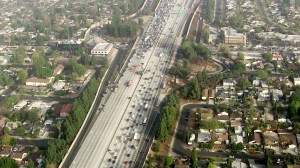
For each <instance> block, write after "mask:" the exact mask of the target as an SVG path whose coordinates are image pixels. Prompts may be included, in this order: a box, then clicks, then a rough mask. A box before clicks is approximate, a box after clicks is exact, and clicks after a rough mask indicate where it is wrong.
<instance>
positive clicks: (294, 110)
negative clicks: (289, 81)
mask: <svg viewBox="0 0 300 168" xmlns="http://www.w3.org/2000/svg"><path fill="white" fill-rule="evenodd" d="M299 108H300V92H299V91H296V92H294V93H293V94H292V96H291V97H290V100H289V115H290V117H294V116H296V115H297V114H298V111H299Z"/></svg>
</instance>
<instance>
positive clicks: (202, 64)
mask: <svg viewBox="0 0 300 168" xmlns="http://www.w3.org/2000/svg"><path fill="white" fill-rule="evenodd" d="M191 69H192V72H194V73H197V72H199V71H203V70H207V71H208V72H215V71H218V70H220V68H219V66H218V65H216V64H215V63H214V62H213V61H211V60H209V61H206V60H199V61H196V63H193V64H191Z"/></svg>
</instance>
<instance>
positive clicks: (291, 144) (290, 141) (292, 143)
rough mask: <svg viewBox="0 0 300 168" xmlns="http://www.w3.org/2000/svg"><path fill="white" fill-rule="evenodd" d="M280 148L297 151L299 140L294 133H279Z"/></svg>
mask: <svg viewBox="0 0 300 168" xmlns="http://www.w3.org/2000/svg"><path fill="white" fill-rule="evenodd" d="M278 136H279V140H280V146H281V148H282V149H288V150H292V151H295V149H296V148H297V145H298V144H297V138H296V136H295V135H294V134H293V133H279V134H278Z"/></svg>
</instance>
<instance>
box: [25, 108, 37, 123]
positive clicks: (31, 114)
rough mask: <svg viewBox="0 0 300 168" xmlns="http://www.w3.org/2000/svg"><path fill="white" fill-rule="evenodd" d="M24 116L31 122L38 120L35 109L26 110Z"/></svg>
mask: <svg viewBox="0 0 300 168" xmlns="http://www.w3.org/2000/svg"><path fill="white" fill-rule="evenodd" d="M26 118H27V119H28V120H29V121H30V122H32V123H34V122H37V121H38V120H39V115H38V112H37V111H36V110H29V111H27V116H26Z"/></svg>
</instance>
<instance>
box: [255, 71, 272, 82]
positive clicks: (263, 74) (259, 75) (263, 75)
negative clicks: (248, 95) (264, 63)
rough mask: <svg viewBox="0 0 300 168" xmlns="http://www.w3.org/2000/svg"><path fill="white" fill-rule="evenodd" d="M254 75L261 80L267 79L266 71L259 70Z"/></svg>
mask: <svg viewBox="0 0 300 168" xmlns="http://www.w3.org/2000/svg"><path fill="white" fill-rule="evenodd" d="M256 75H257V76H258V77H260V78H261V79H262V80H267V79H268V77H269V74H268V71H266V70H264V69H259V70H258V71H256Z"/></svg>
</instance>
